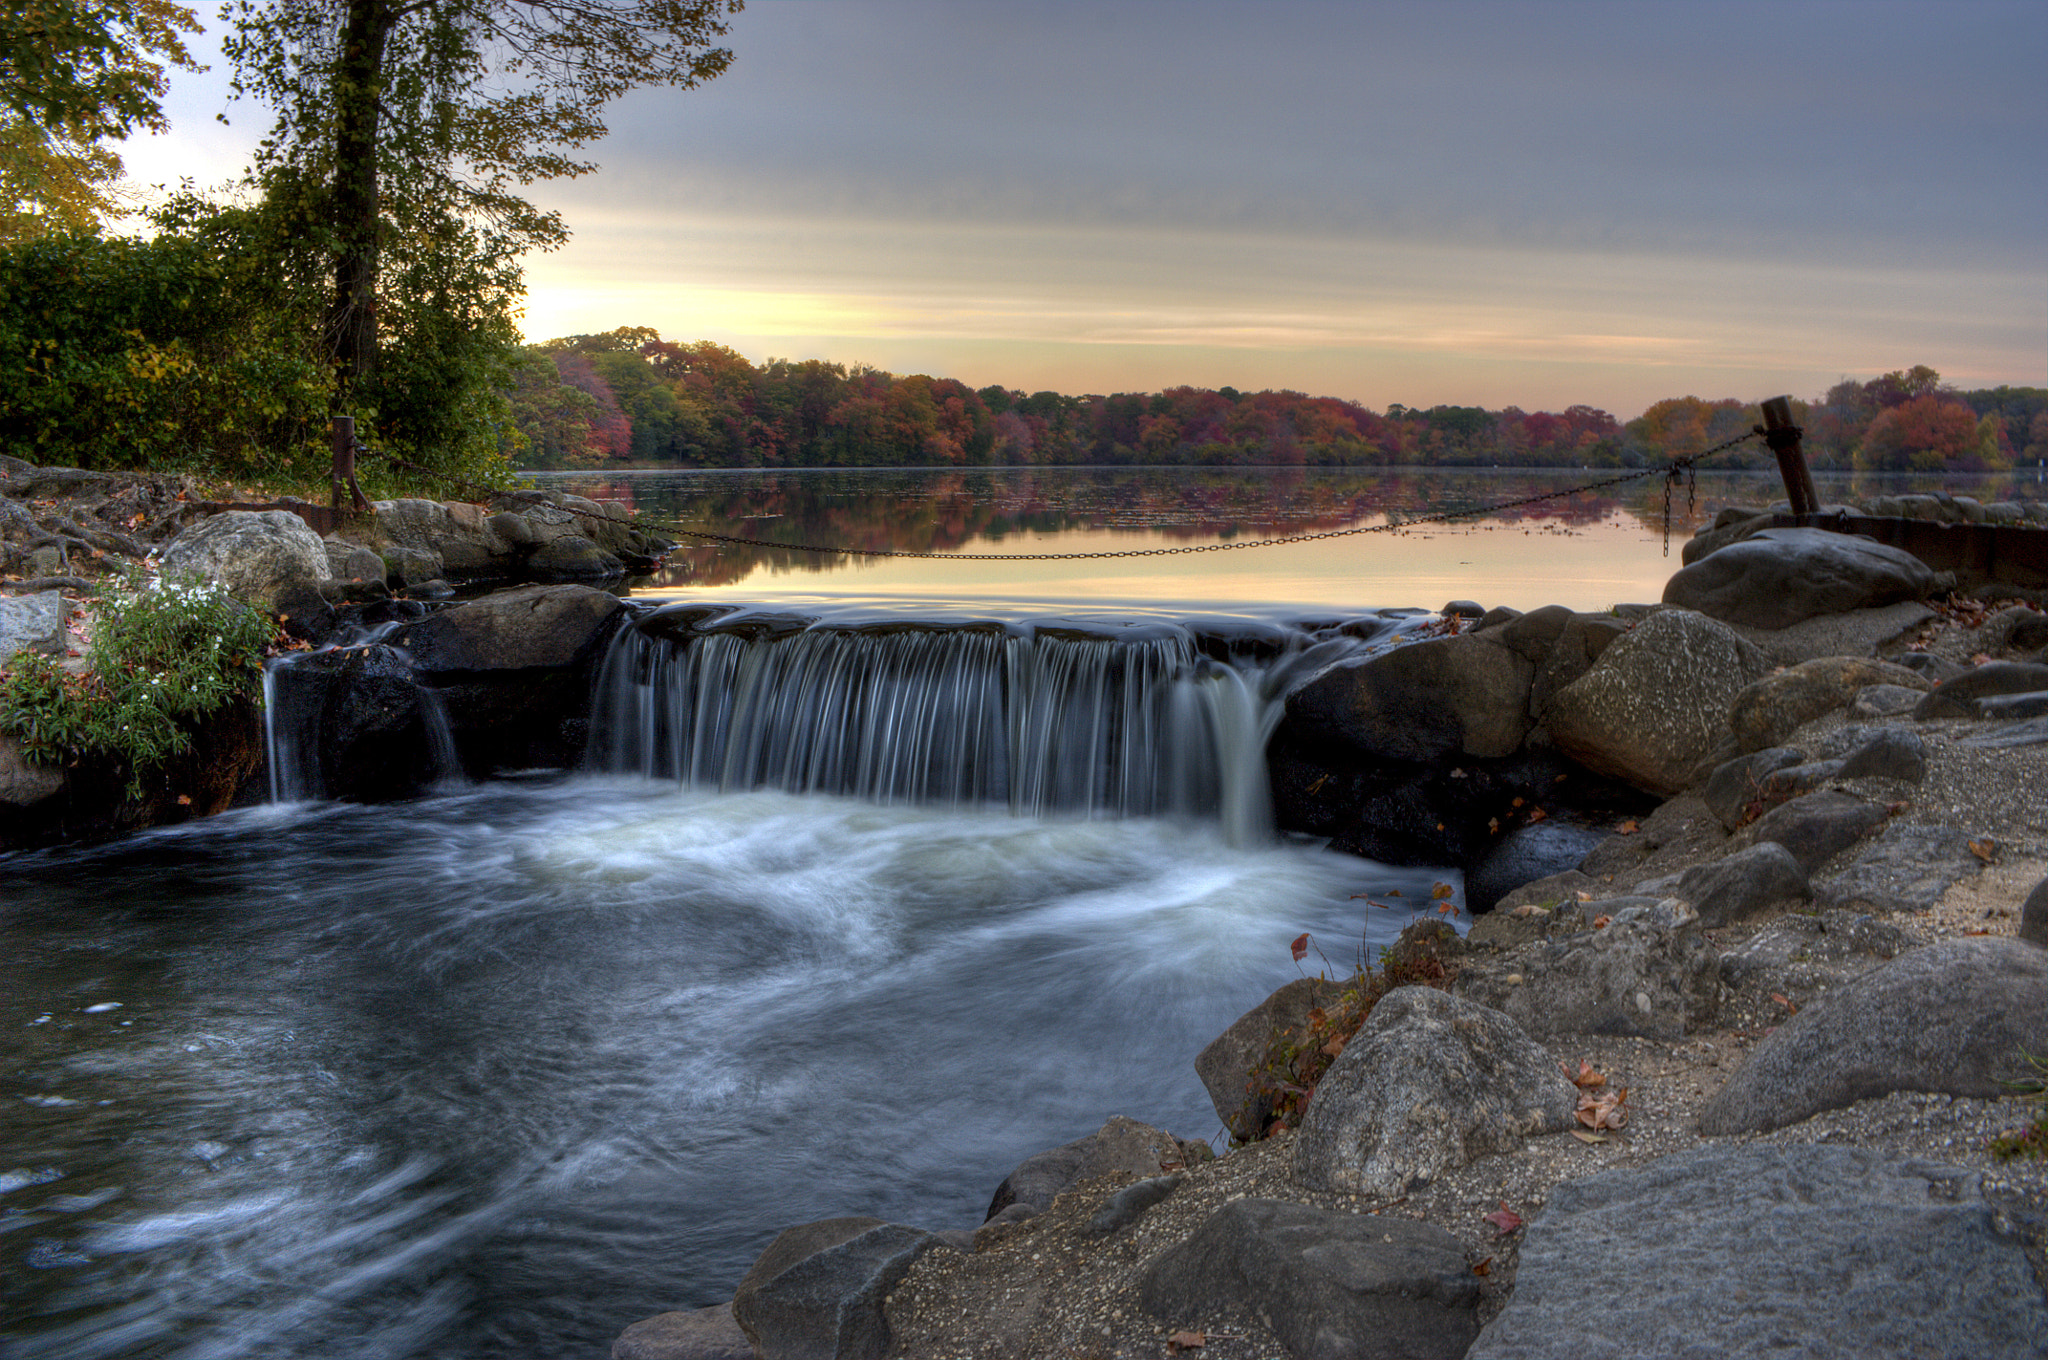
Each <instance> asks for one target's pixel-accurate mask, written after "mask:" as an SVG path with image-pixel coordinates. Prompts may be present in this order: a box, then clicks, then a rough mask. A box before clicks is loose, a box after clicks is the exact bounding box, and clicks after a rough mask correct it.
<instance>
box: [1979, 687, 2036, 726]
mask: <svg viewBox="0 0 2048 1360" xmlns="http://www.w3.org/2000/svg"><path fill="white" fill-rule="evenodd" d="M1977 715H1978V716H1979V717H1982V718H1991V719H1994V720H1996V721H1998V722H2017V721H2020V720H2022V719H2025V718H2044V717H2048V690H2038V689H2037V690H2032V691H2030V692H2028V693H2026V694H1987V695H1985V696H1984V697H1983V698H1981V699H1979V700H1978V701H1977Z"/></svg>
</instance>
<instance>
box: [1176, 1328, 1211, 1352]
mask: <svg viewBox="0 0 2048 1360" xmlns="http://www.w3.org/2000/svg"><path fill="white" fill-rule="evenodd" d="M1208 1344H1209V1337H1208V1334H1207V1333H1204V1332H1175V1333H1174V1334H1173V1335H1172V1336H1170V1337H1168V1338H1167V1339H1166V1349H1168V1350H1169V1351H1192V1350H1198V1349H1200V1348H1201V1347H1203V1346H1206V1345H1208Z"/></svg>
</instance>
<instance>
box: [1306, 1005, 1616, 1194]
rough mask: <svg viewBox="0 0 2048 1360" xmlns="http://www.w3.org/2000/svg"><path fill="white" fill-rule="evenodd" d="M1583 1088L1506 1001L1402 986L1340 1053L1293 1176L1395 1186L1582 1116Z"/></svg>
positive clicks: (1322, 1186) (1351, 1186)
mask: <svg viewBox="0 0 2048 1360" xmlns="http://www.w3.org/2000/svg"><path fill="white" fill-rule="evenodd" d="M1577 1105H1578V1089H1577V1088H1576V1087H1574V1086H1573V1085H1572V1084H1571V1083H1570V1082H1569V1081H1566V1080H1565V1079H1564V1076H1563V1074H1562V1073H1561V1072H1559V1071H1558V1068H1557V1063H1556V1061H1555V1060H1554V1059H1552V1058H1551V1057H1550V1055H1549V1054H1548V1053H1546V1052H1544V1050H1543V1049H1542V1048H1541V1047H1540V1046H1538V1045H1537V1044H1536V1043H1535V1041H1534V1040H1532V1039H1531V1038H1530V1037H1529V1036H1528V1034H1527V1033H1525V1032H1524V1031H1523V1030H1522V1028H1521V1027H1520V1026H1519V1025H1517V1024H1516V1023H1515V1022H1514V1021H1513V1020H1511V1019H1509V1018H1508V1017H1507V1016H1505V1015H1503V1014H1501V1013H1500V1012H1499V1011H1497V1010H1494V1009H1492V1008H1490V1007H1487V1006H1484V1005H1481V1004H1479V1003H1478V1002H1475V1001H1471V1000H1467V999H1465V998H1462V997H1456V996H1452V995H1450V994H1449V993H1447V992H1440V991H1437V990H1436V989H1434V988H1431V987H1397V988H1395V989H1394V990H1393V991H1391V992H1389V993H1387V995H1386V996H1385V997H1383V998H1381V1000H1380V1001H1379V1003H1378V1004H1377V1005H1375V1006H1374V1007H1373V1009H1372V1013H1371V1014H1370V1015H1368V1016H1367V1017H1366V1019H1365V1023H1364V1025H1362V1026H1361V1027H1360V1028H1359V1031H1358V1034H1357V1035H1356V1036H1355V1037H1354V1038H1353V1039H1352V1040H1351V1042H1350V1043H1349V1044H1347V1045H1345V1048H1344V1051H1343V1052H1342V1053H1341V1054H1339V1055H1338V1057H1337V1059H1336V1061H1334V1062H1333V1063H1331V1064H1330V1068H1329V1071H1328V1072H1326V1073H1325V1074H1324V1076H1323V1080H1322V1082H1321V1084H1320V1085H1318V1086H1317V1088H1316V1098H1315V1100H1314V1101H1313V1102H1311V1103H1310V1105H1309V1107H1308V1111H1307V1113H1306V1114H1305V1115H1303V1117H1302V1121H1301V1127H1300V1130H1299V1131H1298V1132H1297V1133H1296V1135H1295V1140H1294V1149H1293V1163H1292V1166H1293V1174H1294V1178H1295V1179H1296V1180H1298V1181H1300V1182H1301V1183H1302V1184H1304V1185H1307V1186H1310V1187H1312V1188H1314V1189H1319V1190H1336V1191H1346V1192H1350V1193H1353V1194H1362V1195H1373V1196H1379V1197H1390V1196H1393V1195H1398V1194H1400V1193H1402V1192H1403V1191H1404V1190H1406V1189H1407V1188H1408V1187H1409V1186H1411V1185H1414V1184H1416V1183H1417V1182H1426V1181H1430V1180H1433V1179H1434V1178H1436V1177H1437V1176H1440V1175H1442V1174H1443V1173H1444V1172H1445V1171H1448V1170H1451V1169H1454V1168H1456V1167H1460V1166H1464V1165H1466V1164H1467V1163H1469V1162H1471V1161H1473V1160H1475V1159H1477V1158H1479V1157H1482V1156H1485V1155H1486V1154H1488V1153H1492V1152H1512V1151H1514V1150H1515V1149H1516V1148H1518V1147H1520V1146H1521V1145H1522V1141H1523V1139H1525V1138H1527V1137H1529V1136H1530V1135H1531V1134H1538V1133H1555V1132H1557V1131H1559V1130H1561V1129H1564V1128H1566V1127H1568V1126H1570V1124H1571V1123H1572V1119H1573V1114H1572V1112H1573V1110H1574V1109H1575V1108H1577Z"/></svg>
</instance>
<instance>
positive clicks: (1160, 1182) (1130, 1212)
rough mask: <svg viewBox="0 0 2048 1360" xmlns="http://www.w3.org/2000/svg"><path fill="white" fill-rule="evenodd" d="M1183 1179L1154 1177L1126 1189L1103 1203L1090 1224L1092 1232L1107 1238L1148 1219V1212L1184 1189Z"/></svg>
mask: <svg viewBox="0 0 2048 1360" xmlns="http://www.w3.org/2000/svg"><path fill="white" fill-rule="evenodd" d="M1180 1183H1181V1175H1180V1173H1179V1172H1177V1171H1176V1172H1175V1173H1174V1174H1172V1175H1171V1176H1150V1177H1147V1178H1146V1179H1144V1180H1142V1181H1137V1182H1135V1183H1134V1184H1131V1185H1126V1186H1125V1187H1124V1188H1123V1189H1121V1190H1119V1191H1117V1192H1116V1193H1115V1194H1113V1195H1111V1196H1110V1197H1109V1198H1108V1199H1107V1200H1104V1201H1103V1204H1102V1207H1101V1208H1100V1209H1097V1210H1096V1211H1095V1217H1093V1218H1091V1219H1089V1220H1088V1231H1089V1232H1090V1233H1091V1234H1093V1235H1094V1236H1097V1237H1107V1236H1108V1235H1109V1234H1111V1233H1115V1232H1121V1231H1123V1230H1124V1229H1125V1228H1128V1227H1130V1226H1131V1224H1133V1223H1136V1222H1137V1221H1138V1220H1139V1219H1141V1218H1143V1217H1144V1216H1145V1211H1146V1210H1147V1209H1150V1208H1151V1207H1152V1206H1153V1205H1155V1204H1157V1203H1159V1201H1161V1200H1163V1199H1165V1198H1166V1197H1167V1196H1168V1195H1170V1194H1172V1193H1173V1192H1174V1191H1175V1190H1178V1189H1179V1188H1180Z"/></svg>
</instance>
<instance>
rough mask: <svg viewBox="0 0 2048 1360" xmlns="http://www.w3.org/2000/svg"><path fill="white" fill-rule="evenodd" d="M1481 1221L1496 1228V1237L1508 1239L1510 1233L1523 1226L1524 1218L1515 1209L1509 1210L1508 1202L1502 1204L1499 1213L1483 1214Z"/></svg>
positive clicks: (1504, 1201) (1503, 1201)
mask: <svg viewBox="0 0 2048 1360" xmlns="http://www.w3.org/2000/svg"><path fill="white" fill-rule="evenodd" d="M1481 1221H1482V1222H1486V1223H1491V1224H1492V1225H1493V1227H1494V1235H1495V1236H1497V1237H1506V1236H1507V1235H1508V1234H1509V1233H1511V1232H1513V1231H1514V1230H1515V1229H1517V1228H1519V1227H1521V1226H1522V1216H1521V1215H1520V1214H1518V1213H1516V1212H1515V1211H1514V1210H1513V1209H1510V1208H1508V1202H1507V1201H1506V1200H1502V1201H1501V1202H1500V1212H1499V1213H1493V1214H1483V1215H1481ZM1487 1259H1489V1260H1491V1259H1492V1258H1491V1257H1489V1258H1487Z"/></svg>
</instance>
